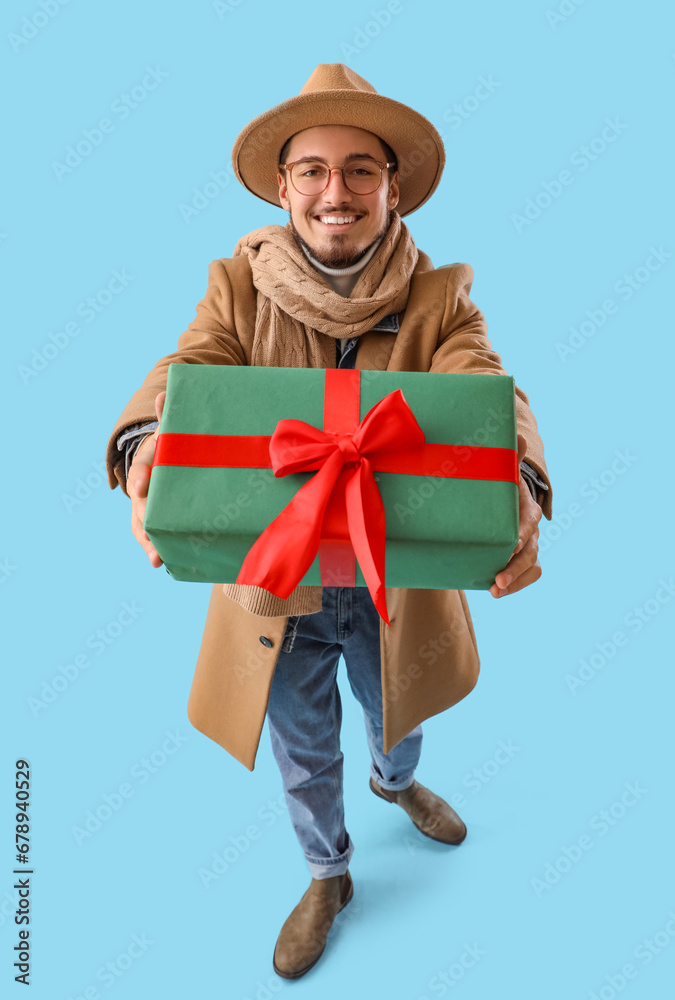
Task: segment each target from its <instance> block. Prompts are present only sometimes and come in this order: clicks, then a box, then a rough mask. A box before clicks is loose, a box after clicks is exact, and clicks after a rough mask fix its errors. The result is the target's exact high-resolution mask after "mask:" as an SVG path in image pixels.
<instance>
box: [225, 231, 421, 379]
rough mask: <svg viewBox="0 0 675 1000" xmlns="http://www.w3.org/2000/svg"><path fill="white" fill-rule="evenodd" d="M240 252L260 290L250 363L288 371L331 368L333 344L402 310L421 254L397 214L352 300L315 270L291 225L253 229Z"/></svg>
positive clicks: (238, 248)
mask: <svg viewBox="0 0 675 1000" xmlns="http://www.w3.org/2000/svg"><path fill="white" fill-rule="evenodd" d="M240 254H246V256H247V257H248V259H249V262H250V264H251V272H252V274H253V285H254V287H255V288H256V291H257V312H256V324H255V334H254V339H253V353H252V358H251V363H252V364H254V365H268V366H270V365H271V366H274V367H285V368H334V367H335V345H334V343H333V339H337V338H340V337H358V336H360V335H361V334H362V333H366V332H367V331H368V330H370V329H372V327H373V326H375V325H376V324H377V323H378V321H379V320H381V319H382V317H383V316H387V315H388V314H389V313H393V312H401V311H402V310H403V308H404V307H405V305H406V303H407V301H408V292H409V288H410V279H411V277H412V273H413V270H414V269H415V265H416V264H417V261H418V257H419V253H418V250H417V247H416V246H415V243H414V242H413V239H412V236H411V235H410V233H409V231H408V229H407V227H406V226H405V224H404V223H403V222H402V221H401V217H400V215H399V214H398V212H395V213H394V216H393V219H392V222H391V225H390V226H389V229H388V230H387V231H386V233H385V235H384V237H383V239H382V242H381V243H380V245H379V247H378V248H377V250H376V252H375V254H374V255H373V257H372V259H371V260H370V261H369V262H368V264H366V266H365V267H364V269H363V271H362V272H361V274H360V276H359V279H358V281H357V283H356V285H355V286H354V288H353V290H352V293H351V295H350V297H349V298H345V297H344V296H342V295H339V294H338V293H337V292H334V291H333V289H332V288H331V287H330V286H329V285H328V284H327V283H326V281H325V280H324V278H323V276H322V275H321V274H320V273H319V272H318V271H316V270H315V268H313V267H312V265H311V264H310V262H309V261H308V259H307V257H306V256H305V253H304V252H303V250H302V248H301V247H300V246H299V245H298V244H297V242H296V240H295V237H294V236H293V233H292V231H291V227H290V223H289V224H287V225H286V226H263V227H262V228H261V229H254V230H253V232H251V233H249V234H248V235H247V236H244V237H242V239H240V240H239V242H238V243H237V245H236V247H235V249H234V254H233V256H234V257H237V256H239V255H240ZM322 334H324V335H325V336H322ZM331 338H332V339H331Z"/></svg>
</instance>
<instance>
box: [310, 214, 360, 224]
mask: <svg viewBox="0 0 675 1000" xmlns="http://www.w3.org/2000/svg"><path fill="white" fill-rule="evenodd" d="M357 218H358V216H357V215H320V216H319V220H320V221H321V222H327V223H328V224H329V225H333V226H344V225H345V223H347V222H356V220H357Z"/></svg>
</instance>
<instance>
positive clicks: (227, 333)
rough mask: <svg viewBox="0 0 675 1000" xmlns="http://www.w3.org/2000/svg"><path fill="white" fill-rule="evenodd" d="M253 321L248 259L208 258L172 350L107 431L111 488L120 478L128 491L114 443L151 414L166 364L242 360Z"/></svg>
mask: <svg viewBox="0 0 675 1000" xmlns="http://www.w3.org/2000/svg"><path fill="white" fill-rule="evenodd" d="M247 279H248V280H247ZM233 282H234V284H233ZM235 285H236V291H237V294H236V295H235ZM254 323H255V291H254V289H253V285H252V284H251V281H250V268H249V265H248V261H247V259H246V258H245V257H237V258H234V259H232V260H225V259H222V260H215V261H213V262H212V263H211V264H210V265H209V283H208V288H207V290H206V294H205V296H204V298H203V299H202V300H201V302H200V303H199V305H198V306H197V315H196V316H195V318H194V319H193V321H192V322H191V323H190V325H189V326H188V328H187V330H186V331H185V332H184V333H182V334H181V335H180V337H179V338H178V345H177V348H176V350H175V351H174V352H173V353H172V354H167V355H166V356H165V357H163V358H160V360H159V361H158V362H157V364H156V365H155V366H154V368H153V369H152V371H151V372H150V373H149V374H148V375H147V376H146V378H145V380H144V382H143V384H142V385H141V387H140V389H138V390H137V391H136V392H135V393H134V395H133V396H132V397H131V399H130V400H129V402H128V403H127V405H126V406H125V408H124V410H123V411H122V414H121V416H120V417H119V419H118V421H117V423H116V424H115V428H114V430H113V432H112V434H111V435H110V438H109V440H108V447H107V451H106V468H107V471H108V483H109V485H110V488H111V489H113V490H114V489H115V488H116V487H117V485H118V484H119V485H120V486H121V487H122V490H123V491H124V493H127V486H126V470H125V464H126V463H125V451H124V448H122V449H121V450H120V449H119V448H118V447H117V439H118V438H119V437H120V435H122V434H123V433H124V431H125V430H126V429H127V428H129V427H130V426H132V425H134V424H141V423H145V422H147V421H150V420H154V419H156V413H155V397H156V396H157V394H158V393H160V392H162V390H164V389H166V380H167V374H168V370H169V365H170V364H191V365H245V364H247V363H248V360H247V349H246V348H247V347H248V341H249V340H250V339H251V338H252V331H253V326H254ZM127 495H128V493H127Z"/></svg>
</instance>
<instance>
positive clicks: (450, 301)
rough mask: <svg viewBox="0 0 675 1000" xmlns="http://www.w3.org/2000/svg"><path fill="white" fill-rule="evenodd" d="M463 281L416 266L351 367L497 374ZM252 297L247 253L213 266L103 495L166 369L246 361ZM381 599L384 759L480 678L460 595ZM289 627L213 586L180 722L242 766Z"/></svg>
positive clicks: (249, 763) (443, 270)
mask: <svg viewBox="0 0 675 1000" xmlns="http://www.w3.org/2000/svg"><path fill="white" fill-rule="evenodd" d="M472 282H473V270H472V268H471V267H470V266H469V265H468V264H450V265H447V266H445V267H440V268H436V269H435V270H424V269H423V268H422V267H420V265H419V264H418V267H417V268H416V270H415V273H414V274H413V277H412V281H411V286H410V296H409V299H408V304H407V307H406V309H405V311H404V313H403V314H402V316H401V323H400V329H399V332H398V333H387V332H381V331H371V332H369V333H365V334H363V335H362V336H361V338H360V341H359V345H358V351H357V354H356V364H355V367H356V368H359V369H362V370H365V369H371V370H372V369H375V370H388V371H406V372H411V371H412V372H415V371H420V372H422V371H432V372H460V373H477V374H489V373H494V374H500V375H504V374H507V373H506V372H505V370H504V369H503V367H502V364H501V359H500V357H499V355H498V354H496V353H495V352H494V351H493V349H492V346H491V344H490V341H489V340H488V339H487V335H486V330H487V328H486V324H485V320H484V318H483V315H482V313H481V312H480V310H479V309H478V308H477V307H476V306H475V305H474V304H473V302H472V301H471V300H470V299H469V292H470V291H471V285H472ZM255 295H256V293H255V289H254V288H253V284H252V280H251V271H250V266H249V263H248V260H247V259H246V257H245V256H240V257H235V258H231V259H229V258H223V259H221V260H217V261H213V263H212V264H211V265H210V268H209V285H208V289H207V292H206V295H205V297H204V299H203V300H202V301H201V302H200V303H199V305H198V306H197V315H196V318H195V319H194V320H193V322H192V323H191V324H190V326H189V327H188V329H187V330H186V331H185V333H183V334H182V335H181V336H180V338H179V340H178V349H177V350H176V351H175V352H174V353H173V354H169V355H167V356H166V357H164V358H162V359H161V360H160V361H158V362H157V364H156V365H155V367H154V368H153V370H152V371H151V372H150V374H149V375H148V376H147V378H146V379H145V381H144V382H143V385H142V386H141V388H140V389H139V390H138V391H137V392H136V393H135V394H134V395H133V397H132V398H131V400H130V401H129V403H128V405H127V406H126V407H125V409H124V412H123V413H122V415H121V416H120V418H119V420H118V421H117V424H116V425H115V429H114V430H113V432H112V434H111V436H110V440H109V443H108V450H107V456H106V462H107V468H108V478H109V483H110V487H111V489H114V488H115V487H116V486H117V485H118V483H119V485H120V486H121V487H122V489H123V491H124V492H125V493H126V480H125V473H124V457H123V456H121V455H120V453H119V452H118V450H117V447H116V444H115V442H116V439H117V437H118V436H119V435H120V434H121V433H122V432H123V431H124V430H125V429H126V428H127V427H129V426H130V425H132V424H135V423H138V422H145V421H149V420H154V419H156V415H155V406H154V400H155V396H156V395H157V393H158V392H161V391H162V390H163V389H165V388H166V377H167V369H168V366H169V365H170V364H171V363H172V362H180V363H188V364H211V365H213V364H235V365H246V364H250V359H251V351H252V346H253V333H254V327H255V312H256V299H255ZM320 336H322V335H320ZM516 409H517V420H518V431H519V432H520V433H521V434H524V435H525V437H526V439H527V454H526V456H525V460H526V461H527V462H528V463H529V464H530V465H531V466H533V468H535V469H536V470H537V472H538V473H539V475H540V476H541V477H542V479H543V480H544V481H545V482H546V483H547V485H548V486H549V491H548V493H543V492H542V493H541V494H540V496H539V498H538V499H539V502H540V503H541V505H542V507H543V512H544V515H545V516H546V517H547V518H549V519H550V517H551V488H550V483H549V480H548V474H547V471H546V465H545V462H544V450H543V445H542V442H541V438H540V437H539V433H538V431H537V424H536V420H535V418H534V415H533V414H532V412H531V410H530V407H529V401H528V398H527V396H526V395H525V393H524V392H522V390H520V389H518V388H516ZM386 594H387V606H388V608H389V614H390V621H391V625H390V626H386V625H385V624H384V622H382V621H380V649H381V670H382V692H383V706H384V712H383V725H384V750H385V753H388V752H389V751H390V750H391V749H392V747H394V746H395V745H396V744H397V743H398V742H400V740H402V739H403V738H404V737H405V736H406V735H407V734H408V733H409V732H410V731H411V730H412V729H413V728H414V727H415V726H417V725H418V724H419V723H421V722H423V721H424V720H425V719H428V718H429V717H430V716H432V715H436V714H437V713H439V712H442V711H444V710H445V709H447V708H450V706H452V705H455V704H456V703H457V702H458V701H460V700H461V699H462V698H464V697H466V695H467V694H469V692H470V691H471V690H472V689H473V687H474V686H475V684H476V681H477V679H478V671H479V665H480V661H479V657H478V651H477V648H476V638H475V635H474V630H473V625H472V622H471V616H470V614H469V608H468V605H467V602H466V598H465V596H464V593H463V591H453V590H412V589H411V590H401V589H393V588H387V591H386ZM289 600H290V599H289ZM287 621H288V616H284V617H262V616H260V615H256V614H252V613H250V612H249V611H246V610H245V609H244V608H243V607H242V606H241V605H240V604H238V603H236V602H235V601H233V600H232V599H231V598H229V597H227V596H225V594H224V593H223V588H222V585H220V584H214V586H213V590H212V593H211V600H210V603H209V608H208V612H207V616H206V624H205V626H204V633H203V637H202V643H201V648H200V652H199V656H198V659H197V665H196V669H195V674H194V679H193V682H192V688H191V691H190V696H189V700H188V717H189V719H190V722H191V723H192V725H193V726H195V728H196V729H198V730H200V732H202V733H204V734H205V735H206V736H208V737H209V738H210V739H212V740H215V742H216V743H218V744H220V745H221V746H222V747H224V749H225V750H227V751H228V752H229V753H230V754H232V756H234V757H235V758H236V759H237V760H239V761H241V763H242V764H244V765H245V766H246V767H247V768H249V770H251V771H252V770H253V767H254V764H255V758H256V754H257V750H258V745H259V742H260V736H261V732H262V727H263V723H264V720H265V714H266V711H267V702H268V698H269V691H270V686H271V683H272V677H273V675H274V670H275V667H276V663H277V659H278V656H279V653H280V650H281V644H282V641H283V637H284V632H285V629H286V623H287Z"/></svg>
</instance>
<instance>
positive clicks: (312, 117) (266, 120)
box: [232, 63, 445, 215]
mask: <svg viewBox="0 0 675 1000" xmlns="http://www.w3.org/2000/svg"><path fill="white" fill-rule="evenodd" d="M315 125H352V126H354V127H356V128H362V129H366V131H368V132H373V133H374V134H375V135H377V136H379V138H380V139H384V141H385V142H386V143H387V145H389V146H391V148H392V149H393V150H394V153H395V154H396V161H397V164H398V172H399V187H400V200H399V203H398V206H397V210H398V212H399V214H400V215H409V214H410V212H414V211H415V210H416V209H418V208H419V207H420V205H423V204H424V202H425V201H426V200H427V198H429V197H431V195H432V194H433V192H434V191H435V190H436V188H437V187H438V183H439V181H440V179H441V174H442V173H443V167H444V165H445V150H444V148H443V140H442V139H441V137H440V135H439V133H438V132H437V130H436V129H435V128H434V126H433V125H432V124H431V122H430V121H428V120H427V119H426V118H425V117H424V116H423V115H421V114H419V113H418V112H417V111H413V109H412V108H409V107H408V106H407V105H406V104H400V103H399V102H398V101H394V100H392V99H391V98H389V97H383V96H382V94H378V93H377V91H376V90H375V88H374V87H373V86H372V85H371V84H370V83H368V81H367V80H364V79H363V77H361V76H359V75H358V74H357V73H355V72H354V71H353V70H351V69H349V67H348V66H344V65H343V64H342V63H322V64H321V65H320V66H317V67H316V69H315V70H314V72H313V73H312V75H311V76H310V78H309V80H308V81H307V83H306V84H305V85H304V87H303V88H302V90H301V91H300V93H299V94H298V96H297V97H291V98H289V100H287V101H283V103H281V104H277V105H276V107H274V108H270V110H269V111H265V112H263V114H261V115H258V117H257V118H254V119H253V121H252V122H249V124H248V125H247V126H246V128H244V129H243V130H242V131H241V132H240V133H239V135H238V136H237V139H236V142H235V144H234V146H233V148H232V165H233V167H234V172H235V174H236V175H237V178H238V179H239V180H240V181H241V183H242V184H243V185H244V187H245V188H248V190H249V191H251V192H253V194H255V195H257V196H258V197H259V198H262V199H263V200H264V201H268V202H269V203H270V204H271V205H277V206H278V205H279V204H280V203H279V187H278V184H277V172H278V167H279V153H280V152H281V149H282V148H283V145H284V143H285V142H286V141H287V140H288V139H290V138H291V136H292V135H295V133H296V132H301V131H302V130H303V129H306V128H313V127H314V126H315Z"/></svg>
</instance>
